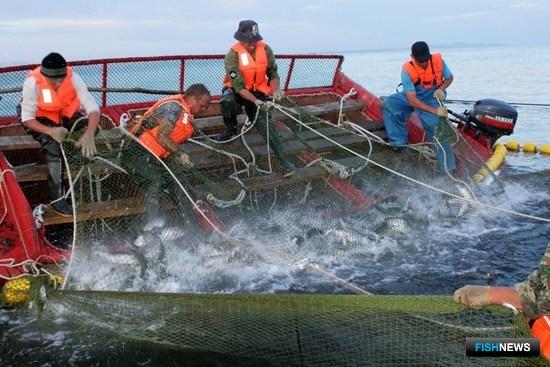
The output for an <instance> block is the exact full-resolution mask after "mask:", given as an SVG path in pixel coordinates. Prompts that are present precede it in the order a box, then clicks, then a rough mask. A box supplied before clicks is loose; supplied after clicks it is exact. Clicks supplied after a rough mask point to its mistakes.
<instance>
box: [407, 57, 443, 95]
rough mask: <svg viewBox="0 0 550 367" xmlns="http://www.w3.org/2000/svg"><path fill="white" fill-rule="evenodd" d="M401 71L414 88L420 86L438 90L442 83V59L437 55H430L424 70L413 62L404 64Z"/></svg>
mask: <svg viewBox="0 0 550 367" xmlns="http://www.w3.org/2000/svg"><path fill="white" fill-rule="evenodd" d="M403 69H404V70H405V71H406V72H407V74H409V76H410V77H411V80H412V82H413V84H414V85H415V86H416V85H419V84H420V85H422V87H424V88H432V87H434V86H435V87H436V88H438V87H439V86H441V83H443V57H442V56H441V54H439V53H434V54H432V56H431V57H430V60H429V61H428V65H427V66H426V69H422V68H421V67H420V66H418V65H417V64H416V62H415V61H414V60H411V61H407V62H406V63H404V64H403Z"/></svg>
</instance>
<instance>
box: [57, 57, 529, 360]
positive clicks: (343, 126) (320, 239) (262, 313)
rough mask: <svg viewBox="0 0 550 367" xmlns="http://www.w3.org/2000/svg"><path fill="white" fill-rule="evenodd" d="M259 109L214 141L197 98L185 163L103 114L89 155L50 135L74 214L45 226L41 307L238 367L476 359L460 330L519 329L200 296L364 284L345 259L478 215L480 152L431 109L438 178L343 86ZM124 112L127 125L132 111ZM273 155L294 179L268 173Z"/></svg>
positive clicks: (410, 302) (388, 303)
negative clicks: (238, 362) (444, 162)
mask: <svg viewBox="0 0 550 367" xmlns="http://www.w3.org/2000/svg"><path fill="white" fill-rule="evenodd" d="M333 67H334V66H333ZM323 75H324V74H323ZM331 75H332V76H333V75H334V73H332V74H331ZM302 76H303V73H302ZM325 79H326V80H327V81H329V82H330V81H332V79H331V78H329V77H327V78H325ZM186 80H187V79H186ZM300 80H301V79H300ZM302 82H303V83H305V84H304V85H305V87H308V86H309V84H308V82H309V81H308V79H307V78H303V80H302ZM327 83H328V82H327ZM304 85H302V87H304ZM294 87H297V88H299V87H300V86H299V85H296V86H294ZM305 87H304V88H305ZM129 100H130V101H133V100H139V98H138V97H135V98H133V97H131V96H130V97H128V96H126V97H125V98H124V101H125V102H127V101H129ZM269 107H270V108H269V109H268V110H262V111H260V112H258V114H257V115H256V116H255V118H254V119H253V120H252V121H250V120H248V119H245V118H243V117H244V116H242V117H241V119H240V129H239V134H238V135H237V137H235V138H234V139H232V140H231V141H227V142H218V141H215V139H214V136H215V135H216V134H217V133H218V132H220V131H221V130H222V129H223V122H222V119H221V117H220V109H219V105H218V103H213V104H212V105H211V106H210V108H209V109H208V111H207V112H206V114H204V115H202V116H197V119H196V120H195V130H196V133H197V134H196V135H195V137H194V138H193V139H190V140H189V141H188V142H186V143H185V144H183V145H182V146H181V148H180V150H181V152H185V153H186V154H187V155H188V156H189V158H190V161H191V162H192V163H193V165H192V166H190V165H188V164H183V165H182V164H181V162H180V161H178V160H177V159H174V158H170V159H159V158H157V157H156V156H155V155H154V154H152V153H151V152H150V151H148V150H147V149H146V148H145V147H144V146H142V145H141V144H140V143H139V141H138V140H136V139H135V137H133V135H131V134H130V133H129V132H128V130H127V129H126V128H125V127H124V126H120V127H115V125H116V124H115V122H116V121H113V120H112V117H111V116H107V115H104V116H102V121H101V129H100V132H99V133H98V135H97V137H96V145H97V148H98V154H97V155H96V156H94V157H93V158H91V159H87V158H84V157H82V155H81V154H80V149H79V148H78V147H77V146H76V144H75V143H76V142H77V141H78V139H79V138H80V136H81V134H82V132H83V130H84V128H85V126H86V120H85V119H82V120H80V121H78V122H77V123H76V124H75V125H74V127H73V129H72V130H71V132H70V134H69V137H68V139H67V141H66V142H64V143H63V149H64V158H65V161H66V165H67V168H68V170H67V178H68V181H69V182H70V184H71V188H70V195H69V196H68V197H69V198H70V200H71V201H72V202H73V206H74V208H75V212H76V217H75V218H74V221H73V220H72V218H71V219H67V218H66V217H65V218H61V217H58V216H51V217H49V218H46V220H47V221H48V224H50V225H59V229H57V230H58V231H61V230H65V231H66V233H65V234H70V235H66V236H64V238H65V239H67V242H68V243H66V244H65V245H66V246H67V247H70V248H71V254H72V256H71V258H70V261H69V262H68V264H66V266H65V269H66V271H65V274H66V278H65V284H64V289H66V290H68V291H64V292H60V293H55V292H54V293H52V294H51V295H50V301H48V303H47V307H46V310H51V311H52V312H56V313H65V314H64V316H67V317H69V318H70V319H71V320H74V322H76V323H82V322H88V321H89V323H88V326H90V327H92V324H95V325H100V326H99V327H100V328H102V329H104V330H107V331H110V332H112V333H114V334H117V335H123V336H124V337H125V338H129V339H131V340H134V341H139V342H142V343H144V344H145V345H147V344H149V343H153V344H154V345H155V347H157V346H164V347H166V348H168V349H171V350H172V349H177V350H188V351H190V352H193V353H195V352H200V353H203V354H204V353H214V354H219V355H220V356H232V357H235V356H237V357H239V358H241V357H242V358H245V359H246V360H248V361H249V363H250V364H252V365H254V364H274V365H347V364H350V365H369V363H371V361H372V363H371V364H370V365H396V366H399V365H404V366H405V365H407V366H408V365H419V366H420V365H456V364H463V365H472V366H473V365H476V366H478V365H484V364H483V363H486V365H491V363H494V361H493V362H491V360H490V359H483V360H478V359H475V360H473V359H467V358H466V357H465V356H464V352H463V351H464V338H465V337H466V336H478V335H479V336H484V337H487V336H520V335H526V325H525V324H524V323H522V322H521V317H519V316H514V315H512V313H511V312H509V311H505V310H503V309H498V310H497V309H487V310H484V311H469V310H464V309H463V308H462V307H461V306H457V305H454V304H452V303H451V301H450V300H449V299H446V298H438V297H420V298H417V297H371V296H369V297H352V296H342V297H336V296H286V295H285V296H283V295H266V296H260V295H223V296H221V295H220V296H216V295H202V294H199V293H204V292H222V293H234V292H251V293H252V292H255V293H258V292H296V293H349V292H350V291H351V292H355V293H359V294H367V293H368V291H369V280H368V279H365V274H362V273H361V272H357V271H351V270H350V269H361V265H362V264H365V263H376V262H377V261H378V260H379V259H382V258H383V257H384V256H388V254H390V253H391V251H392V249H394V248H396V247H400V248H405V249H407V251H410V252H411V253H413V252H415V251H419V249H420V248H421V246H422V244H423V243H424V242H427V241H429V240H428V239H429V238H430V237H437V236H441V235H444V234H442V233H443V231H441V229H440V228H441V227H445V226H450V225H451V223H454V222H456V221H457V220H459V221H460V220H462V219H464V218H469V217H471V216H476V215H480V213H481V210H479V209H477V208H476V207H473V206H472V205H470V204H471V202H473V201H476V200H478V199H481V200H483V198H484V197H485V196H483V192H480V191H479V190H478V189H477V188H476V186H475V182H474V181H473V180H471V179H470V177H471V176H472V175H473V174H475V173H476V172H478V171H479V170H480V169H481V168H482V167H483V163H482V162H483V159H481V157H479V156H478V155H477V154H476V153H475V150H474V149H473V148H472V147H471V146H470V143H469V142H468V141H467V140H465V139H464V138H462V136H461V135H458V134H457V133H456V130H455V129H454V128H453V127H451V125H449V122H448V121H447V120H446V119H442V120H441V121H440V124H439V126H438V129H437V130H436V139H435V140H436V143H437V144H441V145H442V146H445V145H451V146H452V147H453V151H454V154H455V156H456V158H457V160H458V162H459V172H458V174H455V175H452V174H450V172H440V171H439V170H438V168H437V163H436V154H435V153H434V152H435V151H436V150H437V148H434V146H433V145H432V144H431V143H422V144H415V145H411V146H407V147H404V148H403V149H401V150H400V151H397V152H396V151H394V150H392V149H390V147H389V146H388V144H387V143H386V142H385V138H386V136H385V132H384V126H383V123H381V122H377V121H373V120H372V119H371V118H369V117H368V116H367V115H366V114H365V113H364V108H365V104H364V103H363V101H361V100H359V99H356V98H355V97H354V96H353V93H351V91H350V93H349V94H348V95H345V96H342V93H336V92H318V93H314V94H295V95H292V96H291V97H289V98H287V99H286V100H283V101H282V102H280V103H272V104H269ZM124 112H126V113H127V114H128V116H127V117H128V121H129V123H130V124H131V123H132V121H134V120H137V119H140V116H143V114H144V112H145V108H141V107H139V106H136V107H135V108H131V109H127V110H125V111H124ZM281 147H282V149H281ZM283 150H284V154H283V153H282V152H283ZM289 162H290V163H291V164H292V165H293V166H295V167H296V171H295V172H294V174H293V175H292V176H290V177H283V174H284V173H286V172H287V171H288V170H287V169H286V168H287V167H288V165H289V164H288V163H289ZM474 208H476V209H474ZM61 228H64V229H61ZM413 229H414V230H413ZM436 251H437V250H436ZM344 264H346V266H344ZM349 264H351V266H349ZM358 284H360V285H361V286H359V285H358ZM98 291H116V292H113V293H103V292H98ZM127 291H132V292H135V293H123V292H127ZM161 292H178V293H180V294H162V293H161ZM184 292H185V293H187V292H191V293H194V294H181V293H184ZM422 340H426V343H425V344H424V342H422ZM419 345H421V346H422V348H424V347H425V348H426V349H425V350H424V349H421V348H419ZM501 361H502V362H503V363H509V365H522V364H521V363H522V361H521V360H505V359H502V360H500V359H499V362H501ZM529 362H531V360H530V361H529Z"/></svg>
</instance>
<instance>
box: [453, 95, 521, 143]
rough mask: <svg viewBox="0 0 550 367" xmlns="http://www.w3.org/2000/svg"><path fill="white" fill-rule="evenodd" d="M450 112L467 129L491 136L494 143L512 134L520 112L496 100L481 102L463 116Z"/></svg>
mask: <svg viewBox="0 0 550 367" xmlns="http://www.w3.org/2000/svg"><path fill="white" fill-rule="evenodd" d="M449 112H450V113H451V114H452V115H453V116H455V117H458V118H459V119H460V120H462V122H464V123H465V125H466V126H465V128H466V129H468V128H471V127H475V128H477V129H478V130H479V132H480V133H484V134H485V135H487V136H489V137H490V138H491V141H492V142H493V143H494V142H495V141H496V140H497V139H498V138H500V137H501V136H502V135H510V134H512V133H513V132H514V126H515V125H516V121H517V119H518V111H517V110H516V109H515V108H514V107H512V106H510V105H509V104H508V103H506V102H503V101H499V100H496V99H482V100H479V101H477V102H476V103H474V108H473V109H472V110H471V111H465V112H464V114H462V115H459V114H455V113H453V112H452V111H449Z"/></svg>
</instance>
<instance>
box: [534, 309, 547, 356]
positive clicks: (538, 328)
mask: <svg viewBox="0 0 550 367" xmlns="http://www.w3.org/2000/svg"><path fill="white" fill-rule="evenodd" d="M531 335H533V337H534V338H537V339H538V340H539V341H540V353H541V354H542V355H544V357H545V358H546V359H548V360H550V316H541V317H539V318H538V319H536V320H535V322H534V323H533V325H532V326H531Z"/></svg>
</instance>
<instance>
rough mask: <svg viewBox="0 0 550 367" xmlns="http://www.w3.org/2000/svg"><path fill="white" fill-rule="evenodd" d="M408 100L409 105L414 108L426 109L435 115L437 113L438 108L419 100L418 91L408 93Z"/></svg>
mask: <svg viewBox="0 0 550 367" xmlns="http://www.w3.org/2000/svg"><path fill="white" fill-rule="evenodd" d="M407 101H408V102H409V105H410V106H411V107H413V108H418V109H419V110H422V111H426V112H429V113H433V114H434V115H436V114H437V108H436V107H432V106H430V105H428V104H426V103H424V102H422V101H421V100H419V99H418V98H417V97H416V93H407Z"/></svg>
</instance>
